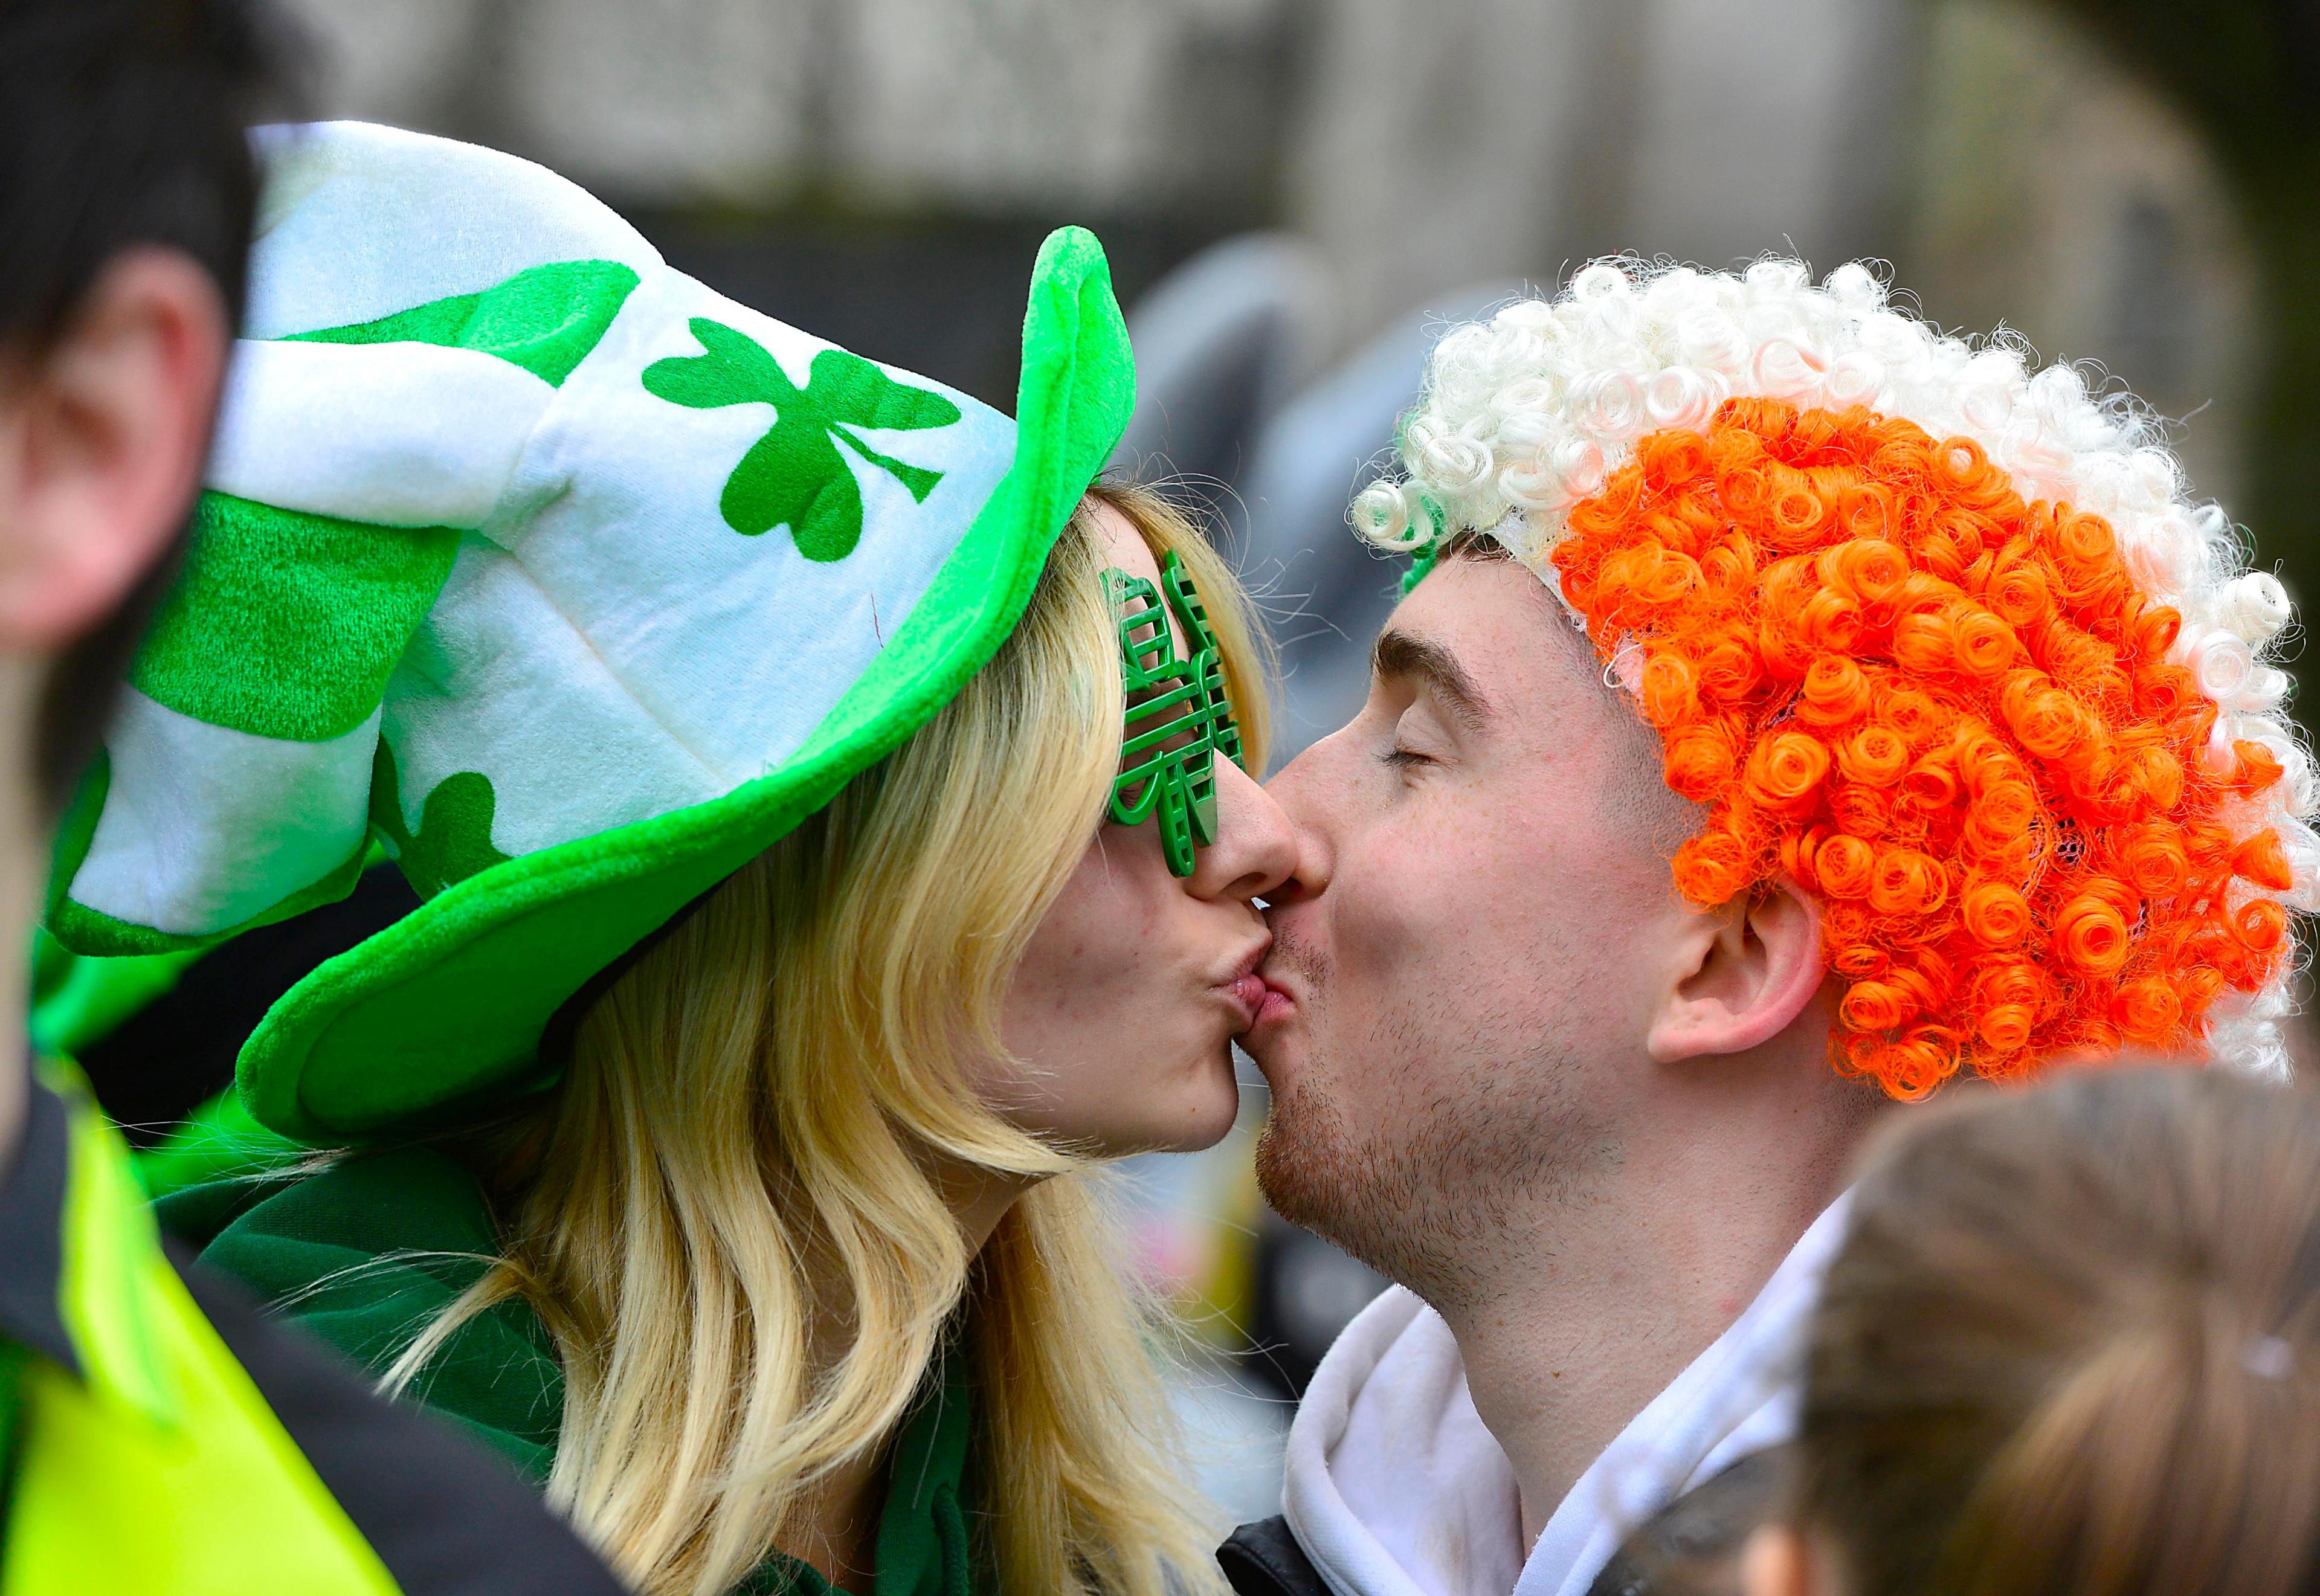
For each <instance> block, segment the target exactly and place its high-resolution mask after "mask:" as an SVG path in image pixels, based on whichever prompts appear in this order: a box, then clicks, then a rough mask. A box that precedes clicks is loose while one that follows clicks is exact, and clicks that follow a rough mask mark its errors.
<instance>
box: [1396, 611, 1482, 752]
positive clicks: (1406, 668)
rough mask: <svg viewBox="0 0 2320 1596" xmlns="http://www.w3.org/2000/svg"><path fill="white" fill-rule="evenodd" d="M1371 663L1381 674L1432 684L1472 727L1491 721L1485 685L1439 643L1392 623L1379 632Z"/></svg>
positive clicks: (1457, 716)
mask: <svg viewBox="0 0 2320 1596" xmlns="http://www.w3.org/2000/svg"><path fill="white" fill-rule="evenodd" d="M1370 666H1371V668H1372V669H1373V670H1374V671H1376V672H1377V674H1378V675H1379V676H1382V677H1388V678H1398V679H1400V680H1403V681H1412V682H1418V683H1422V684H1423V685H1426V686H1427V687H1429V688H1431V689H1432V690H1433V693H1434V695H1435V697H1436V698H1438V699H1440V700H1441V701H1442V703H1443V704H1444V706H1445V708H1447V709H1448V710H1449V712H1450V713H1451V715H1452V716H1453V717H1454V718H1455V720H1456V721H1458V723H1459V724H1460V725H1462V726H1464V728H1465V729H1466V730H1469V731H1479V730H1482V727H1483V726H1485V725H1487V724H1488V723H1489V721H1490V719H1491V706H1490V704H1489V703H1488V702H1487V701H1486V700H1485V699H1484V698H1483V697H1482V689H1481V688H1479V687H1477V686H1475V685H1474V678H1473V677H1472V676H1468V675H1467V674H1466V667H1464V666H1463V665H1460V664H1459V663H1458V660H1457V657H1456V656H1455V655H1453V654H1452V653H1451V652H1450V650H1449V649H1447V648H1444V647H1443V646H1442V645H1441V644H1439V643H1434V642H1428V641H1427V639H1424V638H1419V637H1412V636H1411V635H1410V634H1409V633H1408V632H1406V631H1396V630H1393V629H1392V628H1391V627H1389V628H1387V629H1386V630H1384V631H1382V632H1380V633H1378V640H1377V647H1376V648H1374V649H1373V650H1372V651H1371V654H1370Z"/></svg>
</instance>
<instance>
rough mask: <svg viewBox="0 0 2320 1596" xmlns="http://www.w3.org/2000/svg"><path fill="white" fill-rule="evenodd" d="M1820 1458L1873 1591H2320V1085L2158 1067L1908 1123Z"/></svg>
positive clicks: (1871, 1196)
mask: <svg viewBox="0 0 2320 1596" xmlns="http://www.w3.org/2000/svg"><path fill="white" fill-rule="evenodd" d="M1798 1451H1799V1457H1798V1460H1797V1463H1798V1466H1797V1473H1796V1476H1795V1481H1796V1483H1795V1495H1794V1497H1793V1500H1792V1501H1791V1503H1790V1515H1789V1517H1790V1521H1791V1522H1792V1523H1795V1524H1796V1525H1798V1526H1799V1528H1803V1529H1804V1530H1806V1531H1807V1532H1808V1533H1813V1532H1817V1533H1818V1534H1819V1535H1820V1536H1821V1537H1824V1539H1825V1542H1826V1544H1827V1545H1828V1546H1830V1548H1831V1549H1832V1550H1833V1551H1834V1553H1835V1559H1836V1563H1837V1568H1836V1571H1835V1572H1836V1574H1837V1583H1838V1584H1839V1586H1840V1587H1841V1589H1842V1590H1843V1591H1844V1592H1845V1596H1900V1593H1901V1592H1905V1591H1906V1592H1908V1593H1909V1596H1947V1593H1951V1592H1965V1591H1972V1592H1974V1593H1975V1596H2065V1593H2068V1596H2145V1593H2148V1596H2158V1593H2160V1592H2166V1593H2167V1596H2207V1593H2213V1596H2223V1593H2225V1592H2230V1593H2231V1596H2289V1593H2290V1592H2304V1591H2315V1590H2320V1583H2315V1581H2320V1558H2315V1547H2320V1097H2315V1094H2314V1093H2311V1092H2309V1091H2306V1090H2301V1089H2292V1088H2288V1087H2283V1086H2276V1085H2270V1084H2264V1083H2261V1082H2256V1081H2251V1080H2247V1079H2245V1078H2241V1077H2234V1076H2230V1075H2220V1074H2209V1073H2200V1072H2194V1071H2187V1070H2180V1069H2179V1070H2155V1071H2148V1072H2145V1071H2133V1072H2120V1073H2115V1074H2112V1073H2106V1074H2101V1075H2080V1076H2074V1077H2071V1078H2067V1079H2064V1080H2062V1081H2061V1082H2058V1083H2056V1084H2053V1085H2051V1086H2048V1087H2046V1088H2044V1089H2042V1090H2040V1091H2037V1092H2034V1093H2025V1094H2021V1095H2015V1094H2007V1095H2002V1096H2001V1095H1996V1094H1977V1095H1975V1096H1974V1097H1972V1098H1971V1100H1970V1101H1969V1102H1961V1103H1958V1104H1955V1105H1952V1106H1950V1107H1948V1108H1946V1109H1936V1110H1934V1111H1930V1112H1928V1113H1926V1114H1925V1115H1924V1116H1923V1117H1922V1118H1918V1119H1917V1120H1915V1121H1914V1122H1913V1123H1910V1124H1908V1128H1907V1129H1905V1130H1904V1131H1903V1132H1902V1134H1901V1135H1899V1137H1898V1138H1896V1139H1895V1140H1894V1141H1893V1142H1891V1143H1890V1144H1889V1145H1888V1146H1887V1147H1885V1148H1884V1150H1883V1152H1882V1154H1881V1156H1874V1157H1872V1160H1871V1165H1870V1166H1869V1169H1868V1171H1867V1173H1865V1174H1864V1175H1863V1177H1862V1181H1861V1183H1860V1184H1859V1186H1858V1188H1857V1189H1856V1191H1855V1193H1854V1196H1853V1229H1852V1233H1851V1236H1850V1238H1849V1239H1848V1240H1847V1241H1846V1243H1845V1245H1844V1250H1843V1251H1842V1252H1841V1253H1840V1254H1839V1255H1838V1256H1837V1258H1836V1260H1835V1263H1834V1264H1833V1265H1832V1266H1831V1268H1830V1270H1829V1274H1828V1278H1827V1283H1826V1288H1825V1292H1824V1294H1823V1297H1822V1300H1821V1303H1820V1308H1819V1312H1818V1316H1817V1319H1815V1322H1814V1328H1813V1333H1812V1338H1811V1347H1810V1353H1809V1363H1808V1372H1807V1375H1806V1387H1805V1397H1804V1407H1803V1415H1802V1420H1801V1430H1800V1435H1799V1442H1798Z"/></svg>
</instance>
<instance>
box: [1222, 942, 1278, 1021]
mask: <svg viewBox="0 0 2320 1596" xmlns="http://www.w3.org/2000/svg"><path fill="white" fill-rule="evenodd" d="M1272 947H1273V939H1272V938H1271V937H1270V936H1267V937H1266V938H1265V939H1264V940H1263V941H1262V942H1259V943H1258V944H1257V945H1256V946H1255V947H1254V948H1250V949H1249V950H1248V952H1247V953H1246V955H1244V956H1243V957H1241V959H1240V960H1239V962H1238V963H1237V965H1236V966H1234V969H1233V975H1232V976H1231V978H1230V979H1229V980H1225V981H1219V982H1218V983H1217V990H1218V991H1219V992H1221V993H1224V994H1225V996H1226V997H1227V998H1228V999H1229V1000H1231V1002H1232V1004H1233V1006H1234V1007H1235V1008H1237V1009H1238V1010H1239V1011H1240V1027H1239V1031H1246V1029H1248V1028H1249V1027H1250V1026H1252V1025H1254V1024H1255V1023H1256V1018H1257V1016H1258V1014H1260V1013H1261V1012H1263V1011H1264V1005H1265V1001H1266V999H1267V998H1268V996H1270V995H1271V993H1272V991H1273V989H1272V988H1271V987H1269V986H1267V985H1266V984H1264V976H1263V975H1259V974H1258V973H1257V971H1258V967H1259V966H1262V965H1263V964H1264V956H1265V954H1266V953H1268V952H1269V951H1271V949H1272ZM1239 1031H1236V1032H1235V1033H1234V1034H1236V1035H1238V1034H1239Z"/></svg>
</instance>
